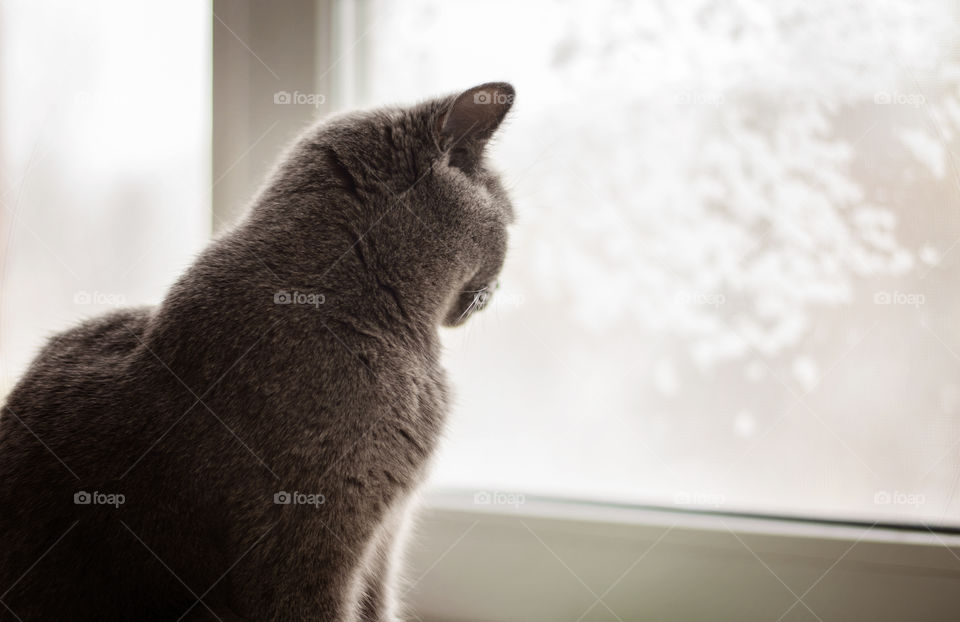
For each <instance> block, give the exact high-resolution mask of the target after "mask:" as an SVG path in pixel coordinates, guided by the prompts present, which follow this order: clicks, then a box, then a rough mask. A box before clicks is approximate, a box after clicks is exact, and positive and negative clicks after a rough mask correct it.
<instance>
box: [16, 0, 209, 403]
mask: <svg viewBox="0 0 960 622" xmlns="http://www.w3.org/2000/svg"><path fill="white" fill-rule="evenodd" d="M209 9H210V7H209V4H207V3H204V2H191V1H189V0H184V1H178V2H165V3H163V4H162V5H151V4H148V3H131V2H124V1H120V0H97V1H96V2H85V3H82V4H78V3H73V2H28V1H26V0H14V1H7V2H3V3H2V4H0V163H2V168H0V171H2V172H0V192H2V198H0V203H2V207H0V233H2V236H3V237H2V241H0V269H2V291H3V295H2V296H0V394H2V393H3V392H4V391H3V389H7V388H9V386H10V385H11V384H12V382H13V381H14V380H15V379H16V378H17V377H18V376H19V374H20V373H21V372H22V371H23V370H24V369H25V368H26V365H27V364H29V362H30V360H31V359H32V358H33V357H34V355H35V354H36V352H37V350H38V348H39V347H40V346H41V345H42V343H43V340H44V339H45V338H46V337H47V336H49V335H50V334H51V333H53V332H55V331H56V330H61V329H64V328H67V327H68V326H70V325H72V324H74V323H75V322H76V321H77V320H78V319H80V318H83V317H90V316H93V315H97V314H99V313H103V312H104V311H107V310H109V309H110V308H113V307H117V306H124V305H136V304H145V303H154V302H158V301H159V300H160V299H161V298H162V296H163V294H164V291H165V290H166V288H167V286H168V285H169V284H170V283H172V282H173V280H174V279H175V278H176V277H177V276H179V274H180V273H181V272H182V271H183V269H184V268H185V267H186V266H187V265H189V263H190V261H191V260H192V257H193V254H194V253H195V252H196V251H198V250H199V249H200V248H202V247H203V245H204V244H205V243H206V241H207V239H208V237H209V234H210V208H209V203H210V197H209V195H210V178H209V177H210V174H209V170H210V166H209V161H210V147H209V144H210V138H209V132H210V112H209V104H207V105H204V102H209V100H210V95H209V93H210V86H209V80H210V64H209V60H208V59H209V46H210V41H209V40H210V34H209V31H210V19H211V18H210V13H209ZM171 41H176V45H170V42H171Z"/></svg>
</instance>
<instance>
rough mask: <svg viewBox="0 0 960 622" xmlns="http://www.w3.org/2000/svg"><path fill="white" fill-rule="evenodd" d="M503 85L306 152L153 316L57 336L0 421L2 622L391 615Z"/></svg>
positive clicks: (493, 253)
mask: <svg viewBox="0 0 960 622" xmlns="http://www.w3.org/2000/svg"><path fill="white" fill-rule="evenodd" d="M513 98H514V90H513V87H512V86H511V85H509V84H507V83H487V84H482V85H479V86H476V87H473V88H471V89H468V90H466V91H464V92H462V93H459V94H457V95H450V96H445V97H439V98H435V99H431V100H427V101H424V102H422V103H419V104H416V105H413V106H410V107H406V108H400V107H388V108H382V109H375V110H372V111H362V112H352V113H346V114H343V115H339V116H335V117H332V118H330V119H328V120H324V121H321V122H319V123H318V124H317V125H315V126H314V127H312V128H311V129H309V130H308V131H307V132H306V133H305V134H304V135H303V136H302V137H301V138H300V139H298V140H297V141H296V142H295V143H294V144H293V145H292V146H291V147H290V148H289V149H288V152H287V153H286V154H285V156H284V157H283V158H282V159H281V162H280V164H279V165H278V166H277V167H276V169H275V170H274V172H273V173H272V174H271V176H270V178H269V180H268V181H267V183H266V184H265V185H264V186H263V187H262V188H261V190H260V191H259V192H258V195H257V196H256V197H255V199H254V200H253V202H252V205H251V207H250V209H249V210H248V212H247V214H246V215H245V217H244V219H243V220H242V221H241V222H240V223H239V224H237V225H236V226H235V227H234V228H233V229H232V230H230V231H229V232H227V233H226V234H224V235H223V236H221V237H220V238H219V239H217V240H215V241H214V242H212V243H211V244H210V245H209V246H208V247H207V248H206V249H205V250H204V251H203V252H202V253H201V254H200V255H199V256H198V258H197V260H196V261H195V262H194V263H193V265H192V266H191V267H190V268H189V269H188V270H187V271H186V272H185V274H184V275H183V276H182V277H181V278H180V279H179V280H178V281H177V282H176V283H175V284H174V285H173V286H172V288H171V289H170V290H169V292H168V293H167V295H166V296H165V298H164V299H163V301H162V302H161V303H160V304H159V305H158V306H156V307H153V308H148V307H143V308H133V309H126V310H120V311H117V312H114V313H110V314H108V315H104V316H101V317H97V318H95V319H92V320H89V321H87V322H85V323H83V324H81V325H79V326H77V327H75V328H73V329H71V330H68V331H66V332H64V333H62V334H60V335H57V336H55V337H54V338H53V339H52V340H51V341H50V342H49V343H48V344H47V345H46V346H45V347H44V348H43V349H42V351H41V352H40V353H39V355H38V356H37V358H36V360H34V361H33V363H32V365H31V366H30V367H29V369H28V370H27V371H26V373H25V374H24V376H23V377H22V378H21V380H20V382H19V383H18V384H17V385H16V386H15V387H14V389H13V390H12V392H11V393H10V395H9V397H8V400H7V402H6V404H5V405H4V408H3V410H2V416H0V508H2V510H0V590H3V591H2V592H0V604H2V606H0V620H19V621H23V622H29V621H33V620H179V619H187V620H257V621H262V620H276V621H286V620H297V621H302V620H323V621H325V622H331V621H333V622H354V621H357V622H359V621H361V620H362V621H372V620H376V621H381V622H386V621H395V620H398V619H400V616H401V615H402V612H401V611H399V607H400V605H399V604H398V602H397V601H398V599H397V594H396V580H397V574H398V566H399V564H400V554H401V549H402V542H401V540H402V534H403V533H404V531H405V529H406V525H407V523H408V517H409V514H410V512H411V507H412V506H413V505H414V504H415V498H416V492H417V490H418V488H419V487H420V486H421V484H422V482H423V481H424V477H425V474H426V472H427V469H428V466H429V463H430V458H431V456H432V455H433V453H434V451H435V449H436V447H437V443H438V439H439V437H440V435H441V432H442V430H443V428H444V420H445V417H446V416H447V411H448V408H449V406H448V404H449V395H448V389H447V383H446V380H445V376H444V371H443V369H442V368H441V366H440V361H439V359H440V351H439V343H438V333H439V327H440V326H458V325H460V324H462V323H464V322H465V321H466V320H467V319H468V318H469V317H470V316H471V315H472V314H473V313H474V312H476V311H477V310H479V309H480V308H482V307H483V306H484V305H485V304H486V302H487V300H488V298H489V295H490V294H491V293H492V291H493V289H495V287H496V283H497V279H498V275H499V273H500V270H501V267H502V265H503V262H504V257H505V254H506V249H507V230H508V225H509V224H510V223H511V222H512V221H513V219H514V209H513V206H512V204H511V202H510V199H509V198H508V196H507V192H506V189H505V187H504V185H503V183H502V182H501V181H500V179H499V177H498V176H497V175H496V174H495V173H493V172H492V171H491V170H490V168H489V167H488V164H487V161H486V158H485V156H484V148H485V146H486V145H487V143H488V141H489V140H490V138H491V137H492V136H493V135H494V133H495V131H496V130H497V129H498V127H499V126H500V125H501V123H502V121H503V120H504V118H505V116H506V114H507V112H508V111H509V110H510V108H511V106H512V103H513Z"/></svg>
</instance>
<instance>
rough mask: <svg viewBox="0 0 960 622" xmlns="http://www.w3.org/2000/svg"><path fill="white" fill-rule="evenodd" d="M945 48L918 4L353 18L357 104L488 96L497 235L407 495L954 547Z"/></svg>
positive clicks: (949, 125)
mask: <svg viewBox="0 0 960 622" xmlns="http://www.w3.org/2000/svg"><path fill="white" fill-rule="evenodd" d="M463 24H470V28H469V30H466V31H465V30H464V28H463V27H462V25H463ZM957 26H958V24H957V9H956V6H955V5H954V4H953V3H950V2H941V1H930V2H916V1H914V0H909V1H904V2H888V1H884V2H870V3H862V2H855V3H854V2H807V1H803V2H777V3H739V2H719V3H718V2H705V1H704V2H696V1H694V2H663V3H648V2H614V1H610V0H607V1H596V0H590V1H586V0H581V1H574V2H553V1H546V0H541V1H536V2H523V3H518V2H497V1H488V2H482V3H480V2H475V3H467V2H457V3H450V2H439V1H432V0H404V1H402V2H386V1H377V2H373V3H372V4H371V5H370V10H369V25H368V27H369V31H367V32H365V33H364V36H363V37H362V39H361V42H360V43H359V44H358V47H357V49H360V50H362V53H355V55H356V56H357V57H360V58H364V59H365V62H366V66H365V67H366V70H367V72H366V74H365V76H364V77H363V80H361V81H360V85H359V88H360V92H361V93H362V99H363V100H365V101H366V102H367V103H384V102H388V101H396V100H399V99H402V98H408V99H415V98H420V97H423V96H425V95H427V94H430V93H433V92H437V91H444V90H451V91H452V90H455V89H458V88H463V87H467V86H471V85H473V84H476V83H480V82H485V81H489V80H510V81H512V82H513V83H514V85H515V86H516V87H517V91H518V96H517V105H516V107H515V110H514V114H513V116H512V119H511V120H510V122H509V123H508V124H507V126H506V128H505V130H504V131H503V132H502V136H500V137H499V138H498V140H497V144H496V145H495V147H494V149H493V153H492V155H493V159H494V160H495V161H496V162H497V163H498V164H499V165H500V167H501V168H502V169H503V170H504V171H505V175H506V180H507V182H508V185H509V186H510V187H512V189H513V195H514V197H515V200H516V203H517V208H518V212H519V223H518V224H517V226H516V227H515V230H514V235H513V240H512V251H511V255H510V256H509V258H508V266H507V269H506V272H505V274H504V275H503V279H502V283H503V285H502V288H501V290H500V292H498V294H497V296H495V297H494V304H493V307H492V308H490V309H487V310H486V311H485V312H484V313H482V314H480V315H479V316H477V317H476V318H474V319H473V320H471V322H470V323H469V325H468V326H466V327H464V328H463V329H460V330H457V331H453V332H450V333H448V334H447V335H446V338H447V342H448V344H449V353H448V361H449V363H450V367H451V371H452V379H453V382H454V384H455V388H456V394H457V400H456V408H455V412H454V414H453V416H452V418H451V422H450V426H451V427H450V438H449V441H450V442H449V443H448V444H447V445H446V447H445V450H444V453H443V455H442V458H441V460H440V461H439V464H438V468H437V470H436V480H435V483H436V484H437V485H441V486H449V485H456V486H467V487H472V488H476V489H486V490H490V489H504V490H505V489H510V490H523V491H527V492H537V493H547V494H560V495H570V496H577V497H589V498H597V499H605V500H616V501H629V502H653V503H666V504H670V505H672V504H678V505H681V506H684V507H696V508H703V509H713V508H719V509H727V510H750V511H761V512H774V513H787V514H799V515H812V516H825V517H839V518H859V519H865V520H870V521H872V520H877V519H880V520H890V521H906V522H918V521H923V522H927V523H950V524H960V494H957V488H958V476H960V323H958V321H957V318H958V317H960V314H958V312H960V288H958V287H957V283H958V282H960V281H958V279H960V192H958V190H960V185H958V184H960V176H958V161H957V156H956V155H955V147H956V142H957V139H956V136H957V132H958V130H960V57H958V50H960V47H958V45H957V44H958V39H957V37H958V33H960V29H958V28H957ZM360 30H361V31H362V29H360ZM413 32H416V33H417V36H410V33H413ZM347 43H352V42H347Z"/></svg>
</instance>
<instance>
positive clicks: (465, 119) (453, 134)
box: [440, 82, 514, 172]
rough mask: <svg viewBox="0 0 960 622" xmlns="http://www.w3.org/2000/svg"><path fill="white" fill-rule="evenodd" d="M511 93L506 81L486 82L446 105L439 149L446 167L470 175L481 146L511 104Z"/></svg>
mask: <svg viewBox="0 0 960 622" xmlns="http://www.w3.org/2000/svg"><path fill="white" fill-rule="evenodd" d="M513 97H514V90H513V87H512V86H510V85H509V84H507V83H506V82H488V83H486V84H481V85H479V86H475V87H473V88H471V89H467V90H466V91H464V92H463V93H461V94H460V95H458V96H457V97H456V98H454V100H453V102H452V103H451V104H450V107H449V108H448V109H447V112H446V114H445V115H444V116H443V118H442V119H441V123H440V146H441V148H442V149H443V150H444V151H448V152H449V153H450V164H451V165H452V166H456V167H459V168H461V169H463V170H464V171H466V172H470V170H472V169H473V167H474V166H476V164H477V162H478V161H479V159H480V156H481V154H482V152H483V147H484V146H485V145H486V143H487V141H488V140H489V139H490V137H491V136H493V133H494V132H495V131H496V130H497V128H498V127H500V123H501V122H502V121H503V118H504V117H505V116H507V112H508V111H509V110H510V107H511V106H512V105H513Z"/></svg>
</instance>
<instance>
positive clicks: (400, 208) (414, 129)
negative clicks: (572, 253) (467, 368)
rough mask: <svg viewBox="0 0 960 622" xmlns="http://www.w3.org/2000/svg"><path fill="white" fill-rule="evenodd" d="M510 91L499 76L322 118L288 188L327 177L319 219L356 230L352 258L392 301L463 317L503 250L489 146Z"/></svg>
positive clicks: (486, 290)
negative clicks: (334, 197)
mask: <svg viewBox="0 0 960 622" xmlns="http://www.w3.org/2000/svg"><path fill="white" fill-rule="evenodd" d="M513 98H514V90H513V87H512V86H510V85H509V84H506V83H503V82H495V83H487V84H482V85H479V86H476V87H473V88H471V89H468V90H466V91H464V92H462V93H459V94H457V95H451V96H446V97H439V98H436V99H432V100H428V101H425V102H422V103H420V104H417V105H414V106H411V107H407V108H382V109H377V110H373V111H366V112H357V113H349V114H346V115H342V116H339V117H335V118H333V119H330V120H327V121H325V122H323V123H321V124H320V125H319V126H317V128H316V130H315V132H314V133H313V134H312V135H310V136H308V137H307V140H305V141H302V142H301V143H300V145H299V146H298V148H297V149H296V150H295V152H294V154H292V155H293V162H294V164H295V165H296V166H297V167H298V169H299V171H300V174H299V175H298V177H297V178H296V179H297V180H299V181H296V182H295V183H292V182H293V181H294V180H290V182H291V183H287V184H286V185H287V186H288V188H287V192H303V191H304V190H302V189H300V188H299V186H303V185H304V184H312V185H313V186H312V187H313V188H316V187H317V185H318V183H319V185H320V186H324V185H327V186H329V185H333V186H334V191H336V192H337V193H338V194H339V195H340V197H342V199H338V201H337V202H336V204H337V205H338V207H337V208H336V210H335V211H336V213H335V214H327V215H325V217H327V218H340V219H342V220H344V222H343V225H344V227H343V228H345V229H346V230H347V231H350V232H353V235H355V236H356V237H357V238H358V241H356V244H354V245H353V246H352V247H351V251H350V254H351V256H352V255H354V254H359V259H358V262H357V263H358V265H362V266H363V267H364V269H372V270H376V271H377V278H378V279H381V280H383V283H382V285H384V286H385V287H387V288H389V289H390V290H392V291H394V292H396V293H397V296H395V297H396V298H397V299H398V304H405V303H406V301H407V300H410V301H414V302H413V304H417V305H423V304H426V305H432V306H433V307H434V317H436V318H437V319H438V320H439V321H441V322H442V323H443V324H445V325H447V326H456V325H459V324H461V323H463V322H464V321H465V320H466V319H467V318H468V317H469V316H470V315H471V314H472V313H473V312H475V311H477V310H478V309H481V308H483V306H484V305H485V304H486V303H487V301H488V300H489V297H490V296H491V295H492V293H493V290H494V289H495V288H496V285H497V278H498V275H499V273H500V269H501V267H502V266H503V261H504V256H505V254H506V250H507V226H508V225H509V224H510V223H511V222H512V221H513V206H512V205H511V203H510V200H509V198H508V197H507V193H506V190H505V189H504V187H503V185H502V184H501V182H500V179H499V177H498V176H497V175H496V174H495V173H494V172H492V171H491V170H490V169H489V168H488V166H487V163H486V161H485V158H484V151H485V147H486V146H487V144H488V142H489V140H490V139H491V137H492V136H493V135H494V133H495V132H496V130H497V128H498V127H499V126H500V124H501V122H502V121H503V119H504V117H505V116H506V114H507V112H508V111H509V110H510V107H511V105H512V104H513ZM305 168H306V169H310V170H312V173H311V174H310V175H303V174H302V173H303V171H304V169H305ZM318 168H319V170H318ZM318 180H319V182H318ZM294 186H297V187H294ZM311 190H312V188H311ZM423 301H426V302H423Z"/></svg>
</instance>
